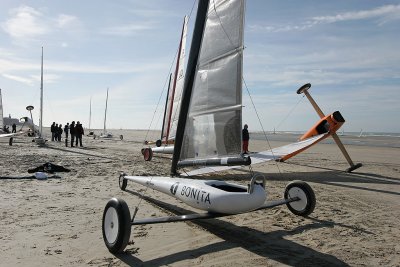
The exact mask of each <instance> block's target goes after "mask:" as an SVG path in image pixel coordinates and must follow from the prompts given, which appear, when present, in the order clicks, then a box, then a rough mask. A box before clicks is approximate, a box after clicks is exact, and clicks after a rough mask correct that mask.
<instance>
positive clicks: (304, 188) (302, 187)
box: [284, 181, 316, 217]
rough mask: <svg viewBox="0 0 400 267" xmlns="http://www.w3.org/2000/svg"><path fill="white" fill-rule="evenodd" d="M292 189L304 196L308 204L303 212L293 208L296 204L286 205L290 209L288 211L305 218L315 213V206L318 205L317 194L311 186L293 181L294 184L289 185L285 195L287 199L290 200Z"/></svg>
mask: <svg viewBox="0 0 400 267" xmlns="http://www.w3.org/2000/svg"><path fill="white" fill-rule="evenodd" d="M291 189H296V190H297V192H299V193H301V194H304V195H305V197H306V201H307V202H306V205H305V207H304V208H303V209H301V210H299V209H296V207H295V206H293V204H294V203H296V202H290V203H286V206H287V207H288V209H289V210H290V211H291V212H292V213H293V214H295V215H299V216H304V217H306V216H308V215H310V214H311V213H312V212H313V211H314V209H315V205H316V198H315V193H314V191H313V190H312V188H311V186H310V185H309V184H307V183H306V182H303V181H293V182H291V183H289V184H288V185H287V186H286V188H285V194H284V197H285V199H288V198H289V191H290V190H291ZM292 192H293V190H292ZM292 197H293V196H292Z"/></svg>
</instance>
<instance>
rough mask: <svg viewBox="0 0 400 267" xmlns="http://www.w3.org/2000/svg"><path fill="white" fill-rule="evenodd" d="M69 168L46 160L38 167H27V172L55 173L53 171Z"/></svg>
mask: <svg viewBox="0 0 400 267" xmlns="http://www.w3.org/2000/svg"><path fill="white" fill-rule="evenodd" d="M70 171H71V170H69V169H67V168H64V167H63V166H61V165H56V164H53V163H51V162H46V163H45V164H43V165H40V166H39V167H36V168H33V169H29V170H28V173H36V172H47V173H55V172H70Z"/></svg>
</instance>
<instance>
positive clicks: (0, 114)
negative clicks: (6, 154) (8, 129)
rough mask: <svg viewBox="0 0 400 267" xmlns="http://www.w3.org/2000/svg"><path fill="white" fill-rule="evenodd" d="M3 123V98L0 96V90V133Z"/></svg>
mask: <svg viewBox="0 0 400 267" xmlns="http://www.w3.org/2000/svg"><path fill="white" fill-rule="evenodd" d="M3 127H4V121H3V98H2V96H1V89H0V131H2V130H3Z"/></svg>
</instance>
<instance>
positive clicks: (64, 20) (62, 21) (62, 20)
mask: <svg viewBox="0 0 400 267" xmlns="http://www.w3.org/2000/svg"><path fill="white" fill-rule="evenodd" d="M56 21H57V26H58V27H59V28H65V27H68V26H69V25H72V24H75V23H77V22H78V18H77V17H75V16H71V15H65V14H61V15H58V18H57V19H56Z"/></svg>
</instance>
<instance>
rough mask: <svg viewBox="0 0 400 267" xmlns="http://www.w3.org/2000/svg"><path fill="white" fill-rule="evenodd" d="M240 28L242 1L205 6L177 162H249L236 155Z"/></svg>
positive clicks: (223, 0) (238, 148)
mask: <svg viewBox="0 0 400 267" xmlns="http://www.w3.org/2000/svg"><path fill="white" fill-rule="evenodd" d="M243 28H244V1H243V0H233V1H232V0H230V1H228V0H219V1H217V0H215V1H212V2H211V3H210V4H209V6H208V12H207V17H206V21H205V26H204V32H203V34H202V38H201V48H200V51H199V55H198V60H197V63H196V70H195V74H194V75H195V76H194V81H193V86H192V92H191V95H190V101H188V102H189V106H188V112H187V118H186V123H185V125H184V135H183V140H182V141H181V142H182V144H181V151H180V157H179V163H178V165H179V166H186V165H209V164H211V165H214V164H215V165H231V164H237V165H240V164H250V161H249V159H248V158H243V157H241V156H240V152H241V125H242V62H243ZM194 34H195V33H194ZM193 38H195V37H193ZM192 46H193V43H192ZM191 49H192V48H191ZM191 54H192V51H191ZM189 60H190V59H189ZM188 71H190V70H189V66H188ZM185 90H186V84H185ZM183 101H187V99H184V100H183ZM185 103H186V102H185ZM182 105H184V104H182ZM181 112H182V111H181ZM180 119H181V118H180ZM175 149H179V147H178V148H175ZM173 165H174V164H173ZM172 172H174V169H173V168H172Z"/></svg>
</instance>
